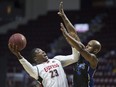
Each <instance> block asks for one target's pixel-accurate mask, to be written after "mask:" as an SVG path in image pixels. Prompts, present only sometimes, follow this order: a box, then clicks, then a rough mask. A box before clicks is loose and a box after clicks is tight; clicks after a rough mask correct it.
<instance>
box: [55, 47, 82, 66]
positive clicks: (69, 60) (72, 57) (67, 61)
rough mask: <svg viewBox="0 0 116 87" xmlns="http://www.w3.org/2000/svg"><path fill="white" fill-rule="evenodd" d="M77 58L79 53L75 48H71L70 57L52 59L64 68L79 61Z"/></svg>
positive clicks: (60, 56)
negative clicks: (59, 62)
mask: <svg viewBox="0 0 116 87" xmlns="http://www.w3.org/2000/svg"><path fill="white" fill-rule="evenodd" d="M79 56H80V53H79V52H78V51H77V50H76V49H75V48H72V54H71V55H58V56H55V57H54V59H57V60H59V61H61V63H62V66H63V67H65V66H68V65H71V64H73V63H75V62H77V61H78V60H79Z"/></svg>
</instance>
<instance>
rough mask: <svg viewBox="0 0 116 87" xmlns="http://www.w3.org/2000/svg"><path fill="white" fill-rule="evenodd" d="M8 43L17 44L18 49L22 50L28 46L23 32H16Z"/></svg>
mask: <svg viewBox="0 0 116 87" xmlns="http://www.w3.org/2000/svg"><path fill="white" fill-rule="evenodd" d="M8 43H10V44H14V45H17V47H18V50H19V51H21V50H23V49H24V48H25V47H26V44H27V40H26V38H25V36H24V35H23V34H20V33H15V34H13V35H11V36H10V38H9V42H8Z"/></svg>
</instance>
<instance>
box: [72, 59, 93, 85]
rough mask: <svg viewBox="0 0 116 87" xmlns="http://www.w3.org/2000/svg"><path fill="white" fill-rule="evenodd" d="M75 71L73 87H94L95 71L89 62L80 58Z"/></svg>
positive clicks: (75, 65)
mask: <svg viewBox="0 0 116 87" xmlns="http://www.w3.org/2000/svg"><path fill="white" fill-rule="evenodd" d="M73 69H74V78H73V82H74V85H73V87H93V85H94V82H93V74H94V71H95V69H92V68H91V67H90V64H89V62H88V61H86V60H85V59H84V58H80V59H79V61H78V62H77V63H75V64H74V67H73Z"/></svg>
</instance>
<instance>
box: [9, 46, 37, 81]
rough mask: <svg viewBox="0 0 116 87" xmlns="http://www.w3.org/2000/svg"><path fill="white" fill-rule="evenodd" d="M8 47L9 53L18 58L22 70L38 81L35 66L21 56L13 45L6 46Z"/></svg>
mask: <svg viewBox="0 0 116 87" xmlns="http://www.w3.org/2000/svg"><path fill="white" fill-rule="evenodd" d="M8 47H9V49H10V51H11V52H12V53H13V54H14V55H15V56H16V57H17V58H18V60H19V61H20V63H21V64H22V66H23V67H24V69H25V70H26V71H27V73H28V74H29V75H30V76H31V77H33V78H35V79H38V73H37V68H36V66H33V65H31V64H30V63H29V62H28V61H27V60H26V59H25V58H24V57H23V56H22V55H21V54H20V51H18V48H17V46H16V45H14V44H12V45H11V44H8Z"/></svg>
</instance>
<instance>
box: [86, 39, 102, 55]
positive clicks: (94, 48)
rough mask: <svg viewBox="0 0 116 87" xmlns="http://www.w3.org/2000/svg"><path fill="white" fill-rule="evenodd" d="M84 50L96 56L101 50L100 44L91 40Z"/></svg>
mask: <svg viewBox="0 0 116 87" xmlns="http://www.w3.org/2000/svg"><path fill="white" fill-rule="evenodd" d="M85 49H86V50H87V51H88V52H90V53H94V54H97V53H98V52H99V51H100V50H101V44H100V42H99V41H97V40H91V41H89V42H88V44H87V46H86V48H85Z"/></svg>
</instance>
